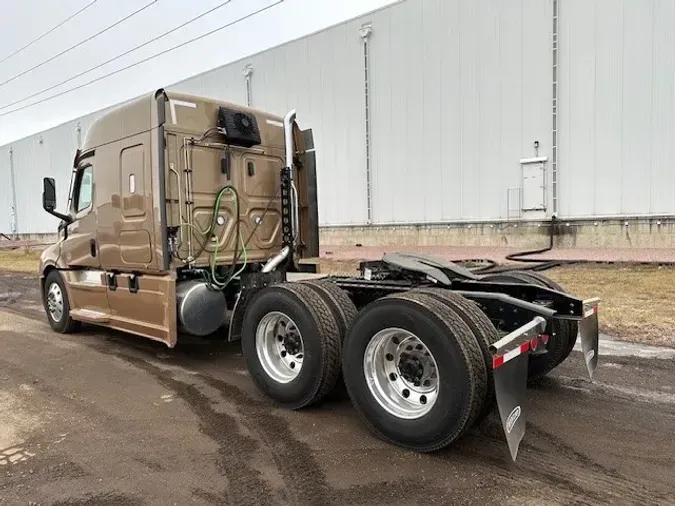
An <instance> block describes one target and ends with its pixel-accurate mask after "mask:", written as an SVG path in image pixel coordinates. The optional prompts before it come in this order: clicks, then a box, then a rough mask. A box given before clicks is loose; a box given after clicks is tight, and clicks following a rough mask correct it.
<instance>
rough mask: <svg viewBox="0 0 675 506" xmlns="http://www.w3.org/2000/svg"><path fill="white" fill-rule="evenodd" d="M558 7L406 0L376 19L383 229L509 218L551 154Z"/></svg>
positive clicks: (376, 136) (377, 184)
mask: <svg viewBox="0 0 675 506" xmlns="http://www.w3.org/2000/svg"><path fill="white" fill-rule="evenodd" d="M551 6H552V3H551V1H549V0H546V1H541V0H511V1H509V2H505V1H497V0H492V1H481V2H465V1H463V0H431V1H416V2H407V3H405V4H403V5H400V6H398V7H395V8H391V9H387V10H384V11H381V12H379V13H378V14H377V15H375V16H373V17H372V20H373V36H372V50H373V55H372V62H373V71H372V73H373V74H372V75H373V153H374V158H375V160H374V170H375V173H374V181H373V186H374V190H375V194H374V207H375V209H374V216H375V221H377V222H381V223H383V222H399V223H400V222H434V221H455V220H478V219H494V218H505V217H506V216H507V209H506V204H507V201H506V195H507V189H508V188H512V187H516V186H519V185H520V181H519V174H520V165H519V160H520V159H521V158H523V157H529V156H533V154H534V151H533V147H532V145H533V142H534V141H535V140H538V141H539V142H540V151H541V152H542V153H543V152H547V151H549V150H550V145H551V142H550V138H551V135H550V131H551V86H550V82H551V78H550V75H551V71H550V69H551V56H550V46H551V42H550V27H551V16H552V10H551V9H552V7H551Z"/></svg>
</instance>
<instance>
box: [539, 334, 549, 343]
mask: <svg viewBox="0 0 675 506" xmlns="http://www.w3.org/2000/svg"><path fill="white" fill-rule="evenodd" d="M539 337H540V338H541V342H542V343H544V344H546V343H548V334H541V335H540V336H539Z"/></svg>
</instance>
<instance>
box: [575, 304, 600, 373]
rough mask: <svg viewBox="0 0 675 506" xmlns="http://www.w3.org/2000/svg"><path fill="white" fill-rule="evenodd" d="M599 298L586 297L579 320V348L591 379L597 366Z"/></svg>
mask: <svg viewBox="0 0 675 506" xmlns="http://www.w3.org/2000/svg"><path fill="white" fill-rule="evenodd" d="M599 302H600V299H599V298H594V299H588V300H585V301H584V302H583V311H584V312H583V318H582V319H581V320H580V321H579V337H580V338H581V350H582V351H583V354H584V361H585V362H586V368H587V369H588V376H589V378H590V379H591V381H592V380H593V373H594V372H595V369H596V368H597V367H598V342H599V340H600V326H599V322H598V304H599Z"/></svg>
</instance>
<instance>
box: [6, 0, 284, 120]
mask: <svg viewBox="0 0 675 506" xmlns="http://www.w3.org/2000/svg"><path fill="white" fill-rule="evenodd" d="M282 2H284V0H277V1H276V2H274V3H273V4H270V5H267V6H265V7H262V8H260V9H258V10H257V11H254V12H251V13H250V14H247V15H246V16H242V17H240V18H239V19H236V20H234V21H232V22H230V23H227V24H225V25H222V26H220V27H218V28H216V29H214V30H211V31H210V32H207V33H204V34H202V35H199V36H198V37H194V38H192V39H190V40H187V41H185V42H183V43H181V44H178V45H176V46H173V47H170V48H169V49H165V50H164V51H161V52H159V53H157V54H154V55H153V56H149V57H147V58H144V59H142V60H140V61H137V62H136V63H132V64H131V65H127V66H126V67H122V68H121V69H117V70H114V71H113V72H109V73H107V74H104V75H102V76H100V77H97V78H96V79H92V80H91V81H87V82H86V83H83V84H80V85H79V86H75V87H74V88H70V89H68V90H65V91H62V92H60V93H55V94H54V95H51V96H49V97H47V98H43V99H41V100H36V101H35V102H31V103H30V104H27V105H24V106H21V107H17V108H16V109H12V110H11V111H7V112H3V113H0V117H3V116H7V115H9V114H12V113H15V112H18V111H22V110H24V109H28V108H29V107H33V106H35V105H38V104H42V103H44V102H47V101H49V100H52V99H53V98H56V97H61V96H63V95H66V94H68V93H70V92H73V91H76V90H79V89H82V88H84V87H86V86H89V85H90V84H94V83H96V82H98V81H102V80H103V79H106V78H108V77H110V76H113V75H115V74H119V73H120V72H124V71H125V70H129V69H130V68H133V67H136V66H138V65H141V64H143V63H145V62H148V61H150V60H153V59H155V58H157V57H158V56H162V55H164V54H166V53H170V52H171V51H175V50H176V49H179V48H181V47H183V46H187V45H188V44H191V43H193V42H196V41H198V40H200V39H203V38H205V37H208V36H209V35H213V34H214V33H216V32H219V31H220V30H224V29H225V28H229V27H231V26H233V25H236V24H237V23H240V22H242V21H244V20H246V19H248V18H251V17H253V16H255V15H257V14H260V13H261V12H263V11H266V10H269V9H271V8H272V7H275V6H277V5H279V4H280V3H282Z"/></svg>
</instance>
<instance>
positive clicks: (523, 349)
mask: <svg viewBox="0 0 675 506" xmlns="http://www.w3.org/2000/svg"><path fill="white" fill-rule="evenodd" d="M545 330H546V320H545V319H544V318H542V317H540V316H537V317H535V318H534V319H533V320H532V321H530V322H529V323H526V324H525V325H523V326H522V327H520V328H518V329H516V330H514V331H513V332H511V333H510V334H508V335H507V336H505V337H503V338H502V339H500V340H499V341H497V342H496V343H494V344H493V345H492V347H491V349H492V353H493V359H492V368H493V375H494V382H495V395H496V397H497V407H498V409H499V416H500V418H501V422H502V428H503V429H504V435H505V436H506V442H507V443H508V445H509V450H510V452H511V458H512V459H513V460H514V461H515V460H516V456H517V454H518V447H519V445H520V442H521V441H522V439H523V436H524V435H525V423H526V420H527V416H526V413H527V365H528V352H529V351H530V350H536V349H537V348H538V347H539V344H540V340H541V339H542V336H541V334H542V333H543V332H544V331H545ZM542 344H543V341H542Z"/></svg>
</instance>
